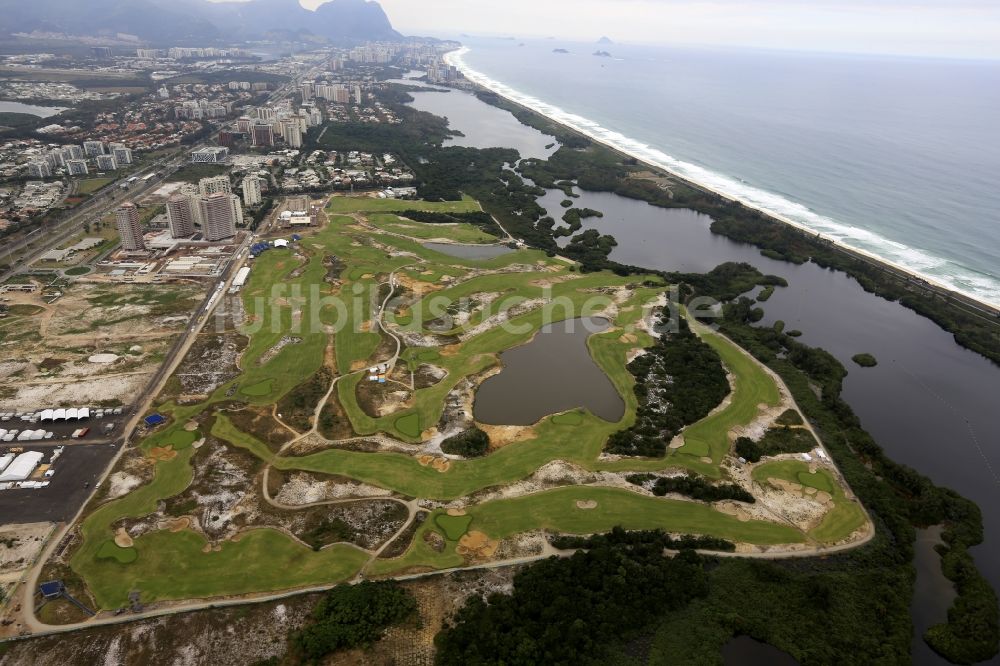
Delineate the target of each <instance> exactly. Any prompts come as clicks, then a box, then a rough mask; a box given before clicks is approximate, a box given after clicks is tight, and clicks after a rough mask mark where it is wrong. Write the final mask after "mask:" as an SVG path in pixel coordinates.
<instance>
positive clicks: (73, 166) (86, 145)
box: [27, 141, 133, 178]
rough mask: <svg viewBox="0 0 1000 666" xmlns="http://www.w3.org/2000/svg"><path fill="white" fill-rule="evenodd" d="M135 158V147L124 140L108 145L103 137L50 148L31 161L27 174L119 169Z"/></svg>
mask: <svg viewBox="0 0 1000 666" xmlns="http://www.w3.org/2000/svg"><path fill="white" fill-rule="evenodd" d="M132 161H133V157H132V149H131V148H129V147H128V146H126V145H125V144H124V143H112V144H109V145H108V146H105V145H104V142H103V141H84V142H83V145H82V146H79V145H75V144H70V145H65V146H58V147H55V148H52V149H50V150H49V151H48V152H46V153H45V154H44V155H40V156H38V158H36V159H34V160H32V161H30V162H28V165H27V174H28V176H30V177H31V178H51V177H52V176H57V175H62V174H66V175H70V176H86V175H87V174H89V173H90V169H91V167H93V168H94V169H95V170H96V171H115V170H117V169H118V168H119V167H121V166H124V165H126V164H132Z"/></svg>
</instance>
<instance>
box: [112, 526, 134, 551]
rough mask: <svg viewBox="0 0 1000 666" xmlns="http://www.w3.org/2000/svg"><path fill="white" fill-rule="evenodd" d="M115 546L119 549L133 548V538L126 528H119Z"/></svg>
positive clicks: (116, 533)
mask: <svg viewBox="0 0 1000 666" xmlns="http://www.w3.org/2000/svg"><path fill="white" fill-rule="evenodd" d="M115 545H116V546H118V547H119V548H131V547H132V537H130V536H129V535H128V532H126V531H125V528H124V527H119V528H118V531H117V532H115Z"/></svg>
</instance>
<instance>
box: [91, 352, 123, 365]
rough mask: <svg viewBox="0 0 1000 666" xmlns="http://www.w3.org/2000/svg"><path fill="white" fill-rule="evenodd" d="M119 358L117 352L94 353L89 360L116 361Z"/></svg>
mask: <svg viewBox="0 0 1000 666" xmlns="http://www.w3.org/2000/svg"><path fill="white" fill-rule="evenodd" d="M118 358H119V357H118V355H117V354H94V355H93V356H91V357H90V358H88V359H87V360H88V361H90V362H91V363H114V362H115V361H117V360H118Z"/></svg>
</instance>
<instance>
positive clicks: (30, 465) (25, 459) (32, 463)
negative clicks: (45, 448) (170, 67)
mask: <svg viewBox="0 0 1000 666" xmlns="http://www.w3.org/2000/svg"><path fill="white" fill-rule="evenodd" d="M42 457H43V454H42V453H41V452H40V451H28V452H26V453H22V454H21V455H19V456H18V457H16V458H14V462H12V463H10V465H8V466H7V469H5V470H4V471H3V473H2V474H0V483H4V482H5V481H24V480H25V479H27V478H28V477H29V476H31V473H32V472H34V471H35V468H36V467H38V463H40V462H41V461H42Z"/></svg>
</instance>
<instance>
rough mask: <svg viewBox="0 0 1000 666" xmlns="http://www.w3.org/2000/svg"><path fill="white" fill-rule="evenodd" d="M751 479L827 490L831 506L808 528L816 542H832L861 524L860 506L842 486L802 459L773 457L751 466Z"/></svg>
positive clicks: (825, 471)
mask: <svg viewBox="0 0 1000 666" xmlns="http://www.w3.org/2000/svg"><path fill="white" fill-rule="evenodd" d="M752 476H753V480H754V481H756V482H757V483H767V480H768V479H769V478H775V479H784V480H785V481H791V482H792V483H799V484H802V485H803V486H807V487H810V488H815V489H816V490H817V491H823V492H826V493H830V495H831V496H832V497H833V508H832V509H830V510H829V511H827V513H826V515H825V516H823V520H822V521H820V523H819V525H817V526H816V527H814V528H813V529H811V530H810V531H809V536H810V537H811V538H813V539H815V540H816V541H818V542H820V543H835V542H837V541H841V540H843V539H846V538H847V537H849V536H850V535H851V533H853V532H854V531H855V530H857V529H858V528H859V527H861V526H862V525H864V524H865V520H867V518H866V517H865V512H864V509H862V508H861V505H860V504H858V503H857V502H856V501H854V500H850V499H848V498H847V496H846V495H845V494H844V488H843V487H842V486H841V485H840V484H839V483H837V480H836V479H835V478H834V477H833V475H832V474H831V473H830V472H829V471H827V470H825V469H818V470H816V472H810V471H809V464H808V463H806V462H805V461H802V460H777V461H774V462H769V463H764V464H762V465H758V466H757V467H755V468H754V470H753V473H752Z"/></svg>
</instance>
